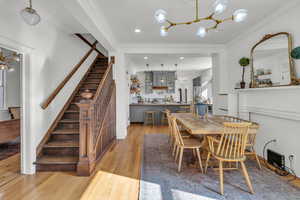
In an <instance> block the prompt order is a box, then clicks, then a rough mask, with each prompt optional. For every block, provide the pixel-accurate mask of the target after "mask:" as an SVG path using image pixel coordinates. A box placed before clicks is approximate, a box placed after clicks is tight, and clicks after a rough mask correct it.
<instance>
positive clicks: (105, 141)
mask: <svg viewBox="0 0 300 200" xmlns="http://www.w3.org/2000/svg"><path fill="white" fill-rule="evenodd" d="M113 64H114V57H111V59H110V62H109V65H108V68H107V69H106V71H105V74H104V76H103V78H102V80H101V82H100V84H99V86H98V88H97V91H96V93H95V95H94V97H92V98H90V99H85V100H82V101H80V102H79V103H77V106H78V107H79V109H80V115H79V120H80V125H79V126H80V131H79V132H80V136H79V162H78V165H77V174H78V175H80V176H89V175H90V174H91V173H92V172H93V170H94V168H95V164H96V162H97V161H98V160H99V159H100V158H101V157H102V156H103V154H104V153H105V152H106V151H107V149H108V148H109V146H110V145H111V144H112V143H113V141H114V140H115V139H116V128H115V127H116V117H115V116H116V108H115V107H116V101H115V98H116V94H115V93H116V89H115V82H114V80H113Z"/></svg>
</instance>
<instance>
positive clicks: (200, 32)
mask: <svg viewBox="0 0 300 200" xmlns="http://www.w3.org/2000/svg"><path fill="white" fill-rule="evenodd" d="M206 34H207V30H206V28H204V27H202V26H200V27H199V29H198V31H197V35H198V36H199V37H202V38H204V37H205V36H206Z"/></svg>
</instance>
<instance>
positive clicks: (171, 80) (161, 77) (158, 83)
mask: <svg viewBox="0 0 300 200" xmlns="http://www.w3.org/2000/svg"><path fill="white" fill-rule="evenodd" d="M153 86H154V87H167V88H168V89H167V93H175V72H174V71H154V72H145V93H146V94H151V93H152V92H153V89H152V87H153Z"/></svg>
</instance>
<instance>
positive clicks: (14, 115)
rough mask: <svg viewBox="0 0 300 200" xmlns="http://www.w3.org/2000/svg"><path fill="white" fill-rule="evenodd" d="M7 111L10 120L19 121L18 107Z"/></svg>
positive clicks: (19, 109) (19, 112)
mask: <svg viewBox="0 0 300 200" xmlns="http://www.w3.org/2000/svg"><path fill="white" fill-rule="evenodd" d="M8 111H9V113H10V115H11V118H12V119H20V115H21V108H20V107H9V108H8Z"/></svg>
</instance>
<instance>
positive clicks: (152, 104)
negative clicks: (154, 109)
mask: <svg viewBox="0 0 300 200" xmlns="http://www.w3.org/2000/svg"><path fill="white" fill-rule="evenodd" d="M190 105H191V104H187V103H132V104H130V106H190Z"/></svg>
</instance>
